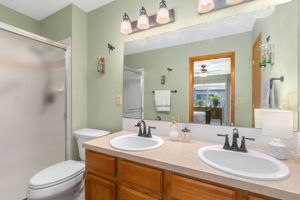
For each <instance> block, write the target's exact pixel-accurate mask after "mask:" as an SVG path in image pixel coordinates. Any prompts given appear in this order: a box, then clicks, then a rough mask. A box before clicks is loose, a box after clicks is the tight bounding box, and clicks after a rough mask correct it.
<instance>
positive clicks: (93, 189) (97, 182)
mask: <svg viewBox="0 0 300 200" xmlns="http://www.w3.org/2000/svg"><path fill="white" fill-rule="evenodd" d="M85 180H86V181H85V184H86V185H85V198H86V200H115V199H116V185H115V183H113V182H111V181H108V180H105V179H102V178H99V177H97V176H94V175H92V174H89V173H87V174H86V177H85Z"/></svg>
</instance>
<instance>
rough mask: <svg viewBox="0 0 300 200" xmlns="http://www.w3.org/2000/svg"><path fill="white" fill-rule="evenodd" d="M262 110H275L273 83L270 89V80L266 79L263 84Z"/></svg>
mask: <svg viewBox="0 0 300 200" xmlns="http://www.w3.org/2000/svg"><path fill="white" fill-rule="evenodd" d="M262 98H263V102H262V106H263V108H275V107H276V105H275V82H274V81H273V85H272V88H271V79H268V80H266V81H265V82H264V85H263V97H262Z"/></svg>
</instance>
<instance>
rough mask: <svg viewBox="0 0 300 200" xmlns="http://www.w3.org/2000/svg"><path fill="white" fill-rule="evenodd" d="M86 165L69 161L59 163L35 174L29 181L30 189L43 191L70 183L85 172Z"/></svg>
mask: <svg viewBox="0 0 300 200" xmlns="http://www.w3.org/2000/svg"><path fill="white" fill-rule="evenodd" d="M84 166H85V165H84V163H83V162H79V161H74V160H68V161H64V162H60V163H57V164H55V165H52V166H50V167H48V168H46V169H43V170H42V171H40V172H38V173H37V174H35V175H34V176H33V177H32V178H31V179H30V181H29V185H30V188H32V189H42V188H46V187H51V186H53V185H57V184H60V183H62V182H65V181H68V180H70V179H72V178H74V177H76V176H78V175H80V174H82V173H83V172H84Z"/></svg>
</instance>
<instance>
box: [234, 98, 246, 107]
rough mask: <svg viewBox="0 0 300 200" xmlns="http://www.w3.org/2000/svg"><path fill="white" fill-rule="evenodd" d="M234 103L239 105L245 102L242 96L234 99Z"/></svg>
mask: <svg viewBox="0 0 300 200" xmlns="http://www.w3.org/2000/svg"><path fill="white" fill-rule="evenodd" d="M236 103H237V104H240V105H242V104H245V98H244V97H238V98H237V99H236Z"/></svg>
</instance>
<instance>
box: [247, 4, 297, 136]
mask: <svg viewBox="0 0 300 200" xmlns="http://www.w3.org/2000/svg"><path fill="white" fill-rule="evenodd" d="M298 23H299V21H298V1H297V0H294V1H292V2H291V3H289V4H285V5H281V6H278V7H277V8H276V11H275V12H274V14H273V15H271V16H270V17H268V18H264V19H260V20H258V21H257V22H256V24H255V26H254V30H253V36H252V37H253V38H252V39H253V41H255V39H256V38H257V36H258V34H259V33H260V32H262V36H263V43H265V42H266V39H265V38H266V37H267V36H268V35H271V43H272V44H274V45H275V54H274V55H275V64H274V65H273V66H270V65H268V66H267V67H266V68H264V69H263V71H262V74H263V81H264V80H267V79H269V78H278V77H280V76H281V75H283V76H284V77H285V80H284V82H283V83H281V82H278V81H276V85H275V95H276V98H275V99H276V101H277V103H276V104H277V107H278V108H280V107H281V108H283V109H289V110H293V111H294V116H295V117H294V119H295V120H294V126H295V130H297V127H298V122H297V121H298V109H297V107H298V84H297V83H298V36H299V33H298Z"/></svg>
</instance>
